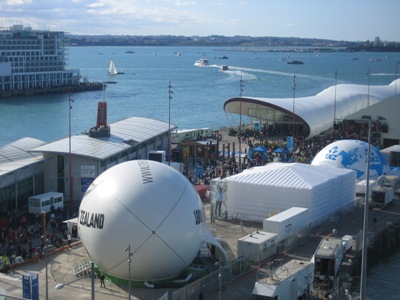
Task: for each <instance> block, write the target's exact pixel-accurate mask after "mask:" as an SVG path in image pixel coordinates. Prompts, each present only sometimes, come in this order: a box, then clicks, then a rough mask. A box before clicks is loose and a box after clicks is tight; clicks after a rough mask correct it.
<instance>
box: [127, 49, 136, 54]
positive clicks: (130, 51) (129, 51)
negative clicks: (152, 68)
mask: <svg viewBox="0 0 400 300" xmlns="http://www.w3.org/2000/svg"><path fill="white" fill-rule="evenodd" d="M125 53H128V54H129V53H135V51H132V50H128V51H125Z"/></svg>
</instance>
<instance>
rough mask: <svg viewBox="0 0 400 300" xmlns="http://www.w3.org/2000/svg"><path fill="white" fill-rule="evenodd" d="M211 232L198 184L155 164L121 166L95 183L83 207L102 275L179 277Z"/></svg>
mask: <svg viewBox="0 0 400 300" xmlns="http://www.w3.org/2000/svg"><path fill="white" fill-rule="evenodd" d="M205 229H206V225H205V215H204V208H203V205H202V202H201V200H200V197H199V195H198V193H197V192H196V190H195V189H194V187H193V186H192V184H191V183H190V182H189V180H187V178H185V177H184V176H183V175H182V174H181V173H179V172H178V171H176V170H175V169H173V168H171V167H169V166H168V165H165V164H162V163H159V162H156V161H151V160H134V161H129V162H124V163H121V164H118V165H116V166H114V167H112V168H110V169H108V170H107V171H105V172H103V173H102V174H101V175H100V176H99V177H97V178H96V179H95V180H94V182H93V183H92V184H91V185H90V187H89V189H88V190H87V192H86V193H85V195H84V197H83V200H82V202H81V205H80V208H79V219H78V230H79V234H80V237H81V240H82V244H83V246H84V247H85V248H86V250H87V251H88V253H89V255H90V257H91V259H92V260H93V261H94V262H95V263H96V264H97V265H98V266H99V268H100V269H101V271H103V272H105V273H106V274H110V275H112V276H115V277H117V278H123V279H129V277H128V276H129V263H128V252H127V251H125V249H127V248H128V246H129V245H130V250H131V253H132V256H131V262H130V266H131V267H130V278H131V279H132V280H140V281H146V280H161V279H168V278H172V277H175V276H177V275H179V274H180V273H181V272H182V271H183V270H184V269H185V268H186V267H188V266H189V265H190V264H191V263H192V261H193V259H194V258H195V257H196V255H197V253H198V251H199V249H200V246H201V243H202V240H203V236H204V232H205Z"/></svg>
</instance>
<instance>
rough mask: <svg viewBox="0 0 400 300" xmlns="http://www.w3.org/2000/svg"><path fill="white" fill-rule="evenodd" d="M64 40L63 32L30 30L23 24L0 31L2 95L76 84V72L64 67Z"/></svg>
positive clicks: (77, 74)
mask: <svg viewBox="0 0 400 300" xmlns="http://www.w3.org/2000/svg"><path fill="white" fill-rule="evenodd" d="M65 41H66V37H65V35H64V32H62V31H50V30H33V29H32V28H31V27H24V26H23V25H14V26H12V27H10V28H1V29H0V92H1V96H12V95H19V94H28V95H29V94H33V91H34V90H38V89H39V90H42V89H46V88H49V89H54V88H57V87H62V86H76V85H79V81H80V74H79V69H66V68H65V66H66V57H67V48H66V46H65ZM29 91H31V92H29Z"/></svg>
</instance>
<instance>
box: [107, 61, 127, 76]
mask: <svg viewBox="0 0 400 300" xmlns="http://www.w3.org/2000/svg"><path fill="white" fill-rule="evenodd" d="M117 74H125V73H124V71H122V70H120V71H118V70H117V68H116V67H115V64H114V61H113V60H110V66H109V67H108V75H111V76H114V75H117Z"/></svg>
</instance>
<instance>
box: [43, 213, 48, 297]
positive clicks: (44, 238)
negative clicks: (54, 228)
mask: <svg viewBox="0 0 400 300" xmlns="http://www.w3.org/2000/svg"><path fill="white" fill-rule="evenodd" d="M42 227H43V236H42V244H43V254H44V258H45V264H46V300H48V299H49V279H48V278H49V276H48V267H47V223H46V212H45V211H42Z"/></svg>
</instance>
